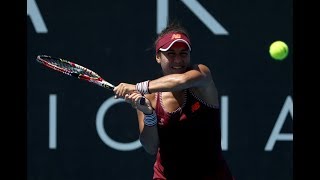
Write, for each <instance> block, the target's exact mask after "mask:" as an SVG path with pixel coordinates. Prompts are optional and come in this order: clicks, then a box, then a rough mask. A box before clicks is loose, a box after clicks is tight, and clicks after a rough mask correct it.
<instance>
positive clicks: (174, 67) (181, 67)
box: [172, 66, 184, 69]
mask: <svg viewBox="0 0 320 180" xmlns="http://www.w3.org/2000/svg"><path fill="white" fill-rule="evenodd" d="M183 68H184V66H172V69H183Z"/></svg>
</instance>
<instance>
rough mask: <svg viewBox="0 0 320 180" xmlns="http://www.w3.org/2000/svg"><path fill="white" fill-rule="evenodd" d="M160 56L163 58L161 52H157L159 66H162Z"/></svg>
mask: <svg viewBox="0 0 320 180" xmlns="http://www.w3.org/2000/svg"><path fill="white" fill-rule="evenodd" d="M160 56H161V54H160V52H157V53H156V61H157V63H159V64H160V62H161V59H160Z"/></svg>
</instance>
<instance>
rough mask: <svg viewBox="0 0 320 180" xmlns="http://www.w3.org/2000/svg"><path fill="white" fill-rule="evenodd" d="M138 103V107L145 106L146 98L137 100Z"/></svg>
mask: <svg viewBox="0 0 320 180" xmlns="http://www.w3.org/2000/svg"><path fill="white" fill-rule="evenodd" d="M139 103H140V105H145V104H146V98H145V97H142V98H141V99H140V100H139Z"/></svg>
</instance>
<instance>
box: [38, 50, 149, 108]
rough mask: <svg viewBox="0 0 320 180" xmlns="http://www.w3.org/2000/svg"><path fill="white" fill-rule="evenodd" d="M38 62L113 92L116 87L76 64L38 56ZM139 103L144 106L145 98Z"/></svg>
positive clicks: (46, 56)
mask: <svg viewBox="0 0 320 180" xmlns="http://www.w3.org/2000/svg"><path fill="white" fill-rule="evenodd" d="M36 60H37V62H39V63H40V64H42V65H44V66H45V67H48V68H50V69H53V70H55V71H58V72H61V73H64V74H66V75H69V76H72V77H76V78H78V79H81V80H85V81H87V82H90V83H93V84H96V85H98V86H101V87H103V88H106V89H108V90H113V88H114V87H115V86H114V85H113V84H111V83H109V82H108V81H106V80H104V79H103V78H102V77H101V76H99V75H98V74H97V73H96V72H94V71H92V70H90V69H88V68H86V67H83V66H81V65H79V64H76V63H74V62H71V61H68V60H65V59H61V58H57V57H52V56H48V55H38V56H37V58H36ZM139 103H140V104H141V105H144V104H145V98H141V99H140V102H139Z"/></svg>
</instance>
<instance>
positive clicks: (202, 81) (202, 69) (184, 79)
mask: <svg viewBox="0 0 320 180" xmlns="http://www.w3.org/2000/svg"><path fill="white" fill-rule="evenodd" d="M211 82H212V76H211V72H210V70H209V68H208V67H207V66H205V65H203V64H198V65H194V66H193V68H192V69H191V70H189V71H187V72H185V73H182V74H170V75H166V76H162V77H160V78H158V79H154V80H151V81H149V85H148V89H149V92H150V93H153V92H165V91H179V90H183V89H187V88H192V87H195V88H205V87H206V86H207V85H209V84H210V83H211Z"/></svg>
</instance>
